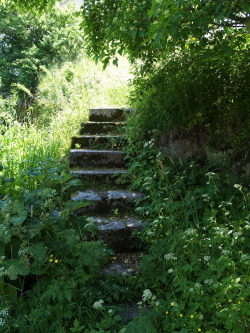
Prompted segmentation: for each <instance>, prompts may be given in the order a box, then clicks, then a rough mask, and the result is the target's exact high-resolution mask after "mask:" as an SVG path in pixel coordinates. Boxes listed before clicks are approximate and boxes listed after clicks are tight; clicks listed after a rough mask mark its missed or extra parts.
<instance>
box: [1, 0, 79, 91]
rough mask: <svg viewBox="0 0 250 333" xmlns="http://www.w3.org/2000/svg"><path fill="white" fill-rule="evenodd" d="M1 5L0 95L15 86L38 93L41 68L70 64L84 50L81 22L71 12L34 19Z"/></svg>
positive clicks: (54, 10)
mask: <svg viewBox="0 0 250 333" xmlns="http://www.w3.org/2000/svg"><path fill="white" fill-rule="evenodd" d="M9 5H13V2H10V1H8V2H7V3H6V4H5V5H3V4H2V5H0V79H1V81H0V82H1V84H0V93H2V94H3V95H6V94H9V93H10V91H11V89H12V85H13V84H21V85H23V86H25V87H26V88H28V89H29V90H30V91H31V92H34V91H35V90H36V87H37V84H38V76H39V72H40V66H45V67H48V66H50V65H52V64H54V63H60V62H61V61H63V60H71V59H73V58H74V57H75V56H76V55H77V54H78V51H79V49H80V48H81V47H82V37H81V35H82V32H81V31H80V28H79V19H78V18H77V17H76V15H75V14H74V13H73V12H72V10H66V11H65V10H64V12H62V11H61V10H59V9H58V8H54V9H51V11H50V12H48V13H44V14H42V15H38V16H34V15H31V14H30V13H27V12H17V11H16V10H15V9H14V8H13V7H12V8H11V9H10V6H9Z"/></svg>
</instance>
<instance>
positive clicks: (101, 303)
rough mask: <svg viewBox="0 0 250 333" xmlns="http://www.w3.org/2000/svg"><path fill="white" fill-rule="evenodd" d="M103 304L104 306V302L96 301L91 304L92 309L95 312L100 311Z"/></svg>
mask: <svg viewBox="0 0 250 333" xmlns="http://www.w3.org/2000/svg"><path fill="white" fill-rule="evenodd" d="M103 304H104V300H102V299H100V300H99V301H97V302H95V303H94V304H93V308H94V309H96V310H97V309H100V308H102V307H103Z"/></svg>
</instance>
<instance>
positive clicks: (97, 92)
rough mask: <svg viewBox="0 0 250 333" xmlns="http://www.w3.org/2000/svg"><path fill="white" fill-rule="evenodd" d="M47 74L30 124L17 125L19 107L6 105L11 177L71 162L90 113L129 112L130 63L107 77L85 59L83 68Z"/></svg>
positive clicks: (70, 66)
mask: <svg viewBox="0 0 250 333" xmlns="http://www.w3.org/2000/svg"><path fill="white" fill-rule="evenodd" d="M43 70H44V74H43V75H42V76H41V80H40V84H39V87H38V92H37V95H36V101H35V104H34V107H33V108H32V109H30V110H29V112H28V114H27V116H26V122H23V123H19V122H17V121H16V120H15V110H14V107H13V105H12V107H10V106H9V109H8V103H6V102H5V103H4V102H3V101H2V100H1V101H2V102H1V104H0V108H1V113H2V117H1V120H2V122H1V123H0V125H1V130H2V132H3V133H4V135H1V136H0V147H1V151H0V159H1V162H2V164H3V165H4V167H5V170H8V175H11V176H14V175H15V174H19V173H20V172H22V171H23V170H27V169H29V168H34V167H37V166H38V165H39V163H40V161H45V160H46V159H52V160H54V161H55V163H58V161H59V160H62V159H63V158H65V161H66V162H67V156H68V154H69V150H70V144H71V137H72V136H73V135H76V134H78V133H79V130H80V124H81V121H86V120H87V119H88V111H89V108H94V107H107V106H108V107H126V106H127V104H126V103H127V102H126V98H127V95H128V93H129V90H130V88H129V86H128V80H129V79H130V78H131V74H130V65H129V63H128V61H127V60H126V59H124V58H121V59H120V67H115V66H113V65H110V66H108V67H107V69H106V70H105V71H103V70H102V66H101V64H98V65H96V64H95V63H94V61H92V60H90V59H88V58H87V57H86V56H84V55H83V56H82V57H81V58H80V59H79V60H78V61H77V62H74V63H72V62H67V63H65V64H63V65H62V66H60V67H55V68H52V69H50V70H47V69H45V68H43ZM4 119H5V121H4V122H3V120H4Z"/></svg>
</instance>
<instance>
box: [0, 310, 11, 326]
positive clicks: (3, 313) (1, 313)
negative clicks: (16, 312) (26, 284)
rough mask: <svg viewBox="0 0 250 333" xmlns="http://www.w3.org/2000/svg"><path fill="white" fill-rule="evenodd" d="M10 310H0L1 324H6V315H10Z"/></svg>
mask: <svg viewBox="0 0 250 333" xmlns="http://www.w3.org/2000/svg"><path fill="white" fill-rule="evenodd" d="M8 315H9V311H8V310H7V309H3V310H1V311H0V326H4V325H5V323H6V317H8Z"/></svg>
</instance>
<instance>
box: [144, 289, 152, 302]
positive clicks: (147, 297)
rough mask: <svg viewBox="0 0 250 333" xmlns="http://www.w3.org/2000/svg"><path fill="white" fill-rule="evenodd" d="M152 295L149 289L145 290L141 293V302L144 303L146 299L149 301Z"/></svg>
mask: <svg viewBox="0 0 250 333" xmlns="http://www.w3.org/2000/svg"><path fill="white" fill-rule="evenodd" d="M152 296H153V295H152V293H151V291H150V290H149V289H145V290H144V291H143V295H142V300H143V301H144V302H145V301H146V300H147V299H150V298H151V297H152Z"/></svg>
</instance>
